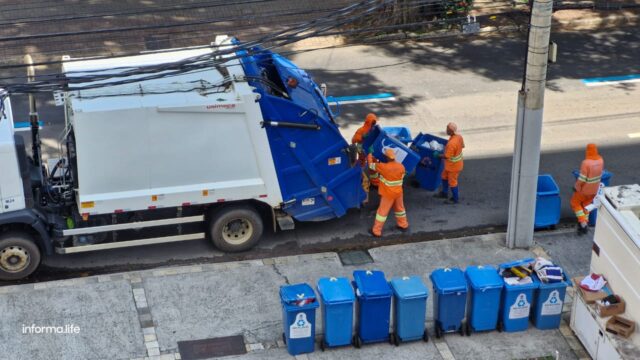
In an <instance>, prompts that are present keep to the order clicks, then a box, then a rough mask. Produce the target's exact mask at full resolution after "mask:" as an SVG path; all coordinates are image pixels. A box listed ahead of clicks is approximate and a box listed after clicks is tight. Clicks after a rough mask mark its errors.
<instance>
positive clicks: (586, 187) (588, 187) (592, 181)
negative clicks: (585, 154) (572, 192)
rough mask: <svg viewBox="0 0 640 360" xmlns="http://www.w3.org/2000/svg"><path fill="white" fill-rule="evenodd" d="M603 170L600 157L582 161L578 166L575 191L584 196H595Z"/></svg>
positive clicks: (602, 162) (602, 161)
mask: <svg viewBox="0 0 640 360" xmlns="http://www.w3.org/2000/svg"><path fill="white" fill-rule="evenodd" d="M603 170H604V160H602V158H601V157H600V156H598V157H597V158H591V159H589V158H587V159H584V160H583V161H582V164H581V165H580V176H578V180H576V185H575V188H576V191H578V192H579V193H581V194H582V195H585V196H592V195H595V194H597V193H598V188H599V187H600V178H601V177H602V172H603Z"/></svg>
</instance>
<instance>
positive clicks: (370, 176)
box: [351, 113, 378, 204]
mask: <svg viewBox="0 0 640 360" xmlns="http://www.w3.org/2000/svg"><path fill="white" fill-rule="evenodd" d="M377 122H378V117H377V116H376V114H373V113H369V114H367V117H366V118H365V120H364V125H362V126H361V127H360V128H359V129H358V130H356V133H355V134H354V135H353V137H352V138H351V143H352V144H354V145H356V146H357V148H358V163H359V164H360V167H362V168H363V169H362V189H363V190H364V192H365V193H366V194H367V197H366V199H365V200H364V203H365V204H366V203H368V202H369V188H370V185H371V184H373V185H374V186H377V185H378V174H377V173H376V172H373V171H370V170H369V169H367V168H364V164H365V160H366V159H367V155H366V150H365V149H363V148H362V146H363V145H362V144H363V143H364V138H365V137H366V136H367V134H369V131H371V129H372V128H373V127H374V126H375V125H376V123H377Z"/></svg>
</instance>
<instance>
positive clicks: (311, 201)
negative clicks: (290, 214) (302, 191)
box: [302, 198, 316, 206]
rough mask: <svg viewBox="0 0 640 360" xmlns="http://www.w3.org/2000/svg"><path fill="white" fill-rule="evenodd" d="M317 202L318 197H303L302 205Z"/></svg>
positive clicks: (310, 204)
mask: <svg viewBox="0 0 640 360" xmlns="http://www.w3.org/2000/svg"><path fill="white" fill-rule="evenodd" d="M315 204H316V198H306V199H302V206H312V205H315Z"/></svg>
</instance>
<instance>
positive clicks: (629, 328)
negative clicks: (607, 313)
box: [607, 315, 636, 338]
mask: <svg viewBox="0 0 640 360" xmlns="http://www.w3.org/2000/svg"><path fill="white" fill-rule="evenodd" d="M635 329H636V323H635V322H634V321H633V320H629V319H627V318H623V317H622V316H618V315H613V316H612V317H611V319H609V321H607V331H608V332H610V333H612V334H616V335H619V336H622V337H624V338H628V337H629V336H630V335H631V334H633V331H634V330H635Z"/></svg>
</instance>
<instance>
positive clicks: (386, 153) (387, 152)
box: [384, 148, 396, 160]
mask: <svg viewBox="0 0 640 360" xmlns="http://www.w3.org/2000/svg"><path fill="white" fill-rule="evenodd" d="M384 156H386V157H387V159H389V160H395V159H396V152H395V151H393V149H390V148H387V149H386V150H385V151H384Z"/></svg>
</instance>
